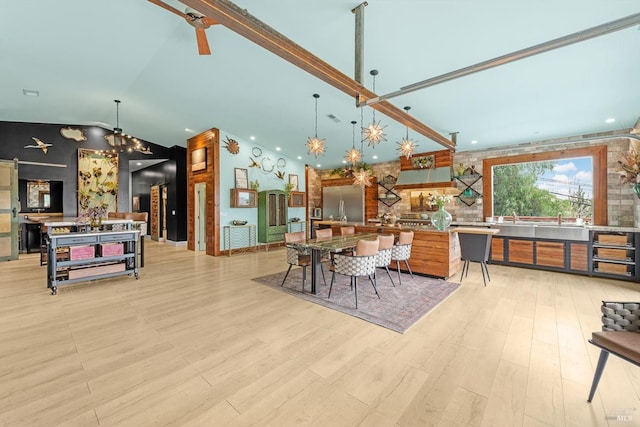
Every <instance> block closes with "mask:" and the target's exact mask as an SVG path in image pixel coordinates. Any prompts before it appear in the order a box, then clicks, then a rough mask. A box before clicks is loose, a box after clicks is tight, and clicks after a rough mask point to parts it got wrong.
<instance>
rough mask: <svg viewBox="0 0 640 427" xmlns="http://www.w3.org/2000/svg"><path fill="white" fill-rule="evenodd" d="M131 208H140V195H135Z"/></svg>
mask: <svg viewBox="0 0 640 427" xmlns="http://www.w3.org/2000/svg"><path fill="white" fill-rule="evenodd" d="M131 209H132V210H134V211H139V210H140V196H133V197H132V198H131Z"/></svg>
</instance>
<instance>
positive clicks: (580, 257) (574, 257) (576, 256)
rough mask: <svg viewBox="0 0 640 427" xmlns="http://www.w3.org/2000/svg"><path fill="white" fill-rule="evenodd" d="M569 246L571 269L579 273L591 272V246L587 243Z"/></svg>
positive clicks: (570, 244) (572, 243)
mask: <svg viewBox="0 0 640 427" xmlns="http://www.w3.org/2000/svg"><path fill="white" fill-rule="evenodd" d="M568 245H569V269H571V270H577V271H588V270H589V257H588V251H589V245H588V244H587V243H574V242H571V243H569V244H568Z"/></svg>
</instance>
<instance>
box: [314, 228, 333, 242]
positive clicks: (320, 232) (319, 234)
mask: <svg viewBox="0 0 640 427" xmlns="http://www.w3.org/2000/svg"><path fill="white" fill-rule="evenodd" d="M332 237H333V230H331V229H330V228H319V229H317V230H316V239H320V240H323V239H330V238H332Z"/></svg>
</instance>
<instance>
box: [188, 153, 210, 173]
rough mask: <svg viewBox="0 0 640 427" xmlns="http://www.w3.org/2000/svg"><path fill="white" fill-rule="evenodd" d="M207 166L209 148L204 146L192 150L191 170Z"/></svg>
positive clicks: (194, 170)
mask: <svg viewBox="0 0 640 427" xmlns="http://www.w3.org/2000/svg"><path fill="white" fill-rule="evenodd" d="M206 168H207V148H206V147H202V148H198V149H197V150H193V151H192V152H191V171H192V172H196V171H201V170H205V169H206Z"/></svg>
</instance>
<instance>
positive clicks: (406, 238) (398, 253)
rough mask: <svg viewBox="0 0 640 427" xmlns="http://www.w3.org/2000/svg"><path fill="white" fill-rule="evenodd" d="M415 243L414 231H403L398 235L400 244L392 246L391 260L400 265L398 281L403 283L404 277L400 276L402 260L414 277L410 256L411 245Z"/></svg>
mask: <svg viewBox="0 0 640 427" xmlns="http://www.w3.org/2000/svg"><path fill="white" fill-rule="evenodd" d="M412 243H413V231H401V232H400V236H399V237H398V244H396V245H394V246H393V248H391V261H395V262H396V266H397V267H398V281H399V282H400V284H401V285H402V277H401V276H400V262H401V261H404V263H405V265H406V266H407V270H409V274H410V275H411V278H412V279H413V272H412V271H411V267H410V266H409V258H411V245H412Z"/></svg>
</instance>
